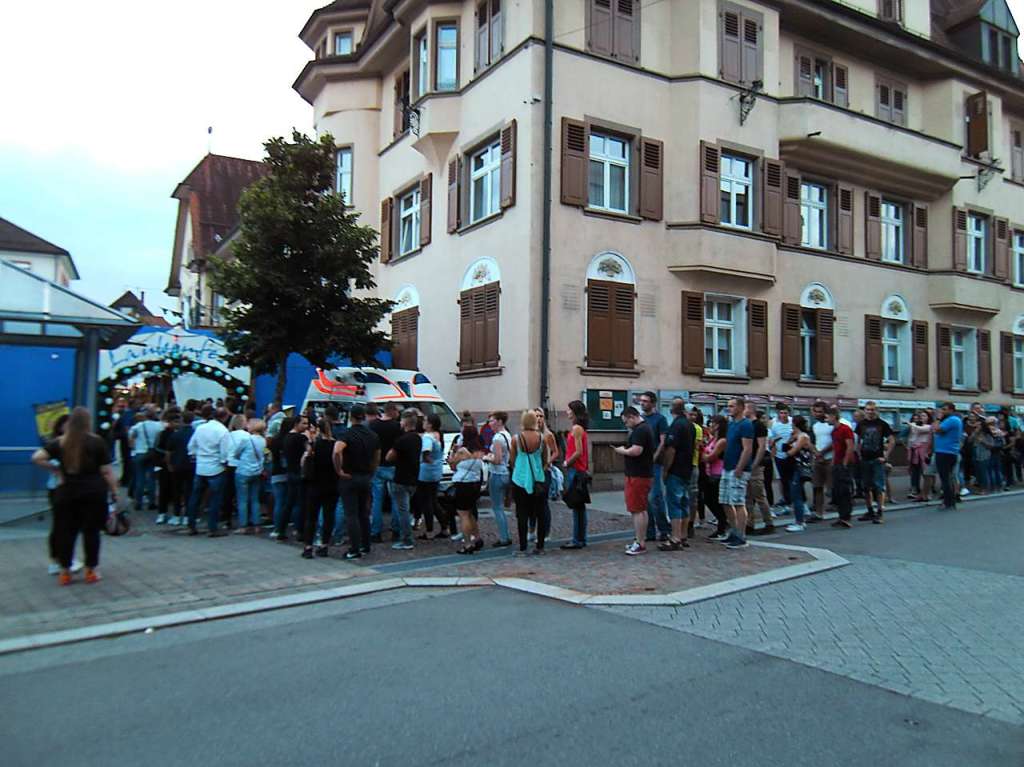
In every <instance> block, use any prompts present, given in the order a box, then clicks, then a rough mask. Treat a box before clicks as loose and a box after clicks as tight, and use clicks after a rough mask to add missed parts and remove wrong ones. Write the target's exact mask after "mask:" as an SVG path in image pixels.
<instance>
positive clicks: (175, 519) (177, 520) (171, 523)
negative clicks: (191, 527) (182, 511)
mask: <svg viewBox="0 0 1024 767" xmlns="http://www.w3.org/2000/svg"><path fill="white" fill-rule="evenodd" d="M167 524H168V525H169V526H171V527H177V526H178V525H180V524H181V517H179V516H172V517H171V518H170V519H168V520H167Z"/></svg>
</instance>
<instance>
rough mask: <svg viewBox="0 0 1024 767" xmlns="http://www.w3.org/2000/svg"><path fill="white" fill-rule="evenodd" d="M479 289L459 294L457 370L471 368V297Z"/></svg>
mask: <svg viewBox="0 0 1024 767" xmlns="http://www.w3.org/2000/svg"><path fill="white" fill-rule="evenodd" d="M477 290H479V288H470V289H469V290H463V291H462V292H461V293H459V369H460V370H469V369H470V368H472V367H473V296H474V293H475V292H476V291H477Z"/></svg>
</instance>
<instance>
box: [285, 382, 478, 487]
mask: <svg viewBox="0 0 1024 767" xmlns="http://www.w3.org/2000/svg"><path fill="white" fill-rule="evenodd" d="M371 402H372V403H374V404H375V405H377V406H378V407H383V406H384V405H385V404H387V403H388V402H394V403H395V404H397V405H398V407H399V408H401V409H402V410H405V409H406V408H416V409H417V410H419V411H420V412H421V413H423V415H431V414H435V413H436V414H437V415H439V416H440V417H441V431H442V432H443V433H444V454H445V456H446V457H447V456H448V454H449V452H450V451H451V447H452V443H453V442H454V441H455V437H456V435H458V433H459V430H460V428H461V422H460V420H459V417H458V416H457V415H456V414H455V411H454V410H452V408H451V406H449V405H448V403H447V402H445V401H444V397H442V396H441V392H439V391H438V390H437V387H436V386H434V384H433V383H431V381H430V379H429V378H427V376H426V375H425V374H424V373H421V372H419V371H418V370H400V369H390V370H382V369H380V368H370V367H363V368H360V367H345V368H334V369H333V370H320V369H317V371H316V378H314V379H313V380H312V381H311V382H310V384H309V389H308V390H307V391H306V399H305V400H303V402H302V409H301V410H300V411H299V412H301V413H308V412H310V411H312V412H313V413H315V414H316V416H317V417H320V416H321V415H323V413H324V410H325V409H326V408H327V406H328V405H334V406H335V407H336V408H337V409H338V414H339V417H340V418H341V422H342V423H348V411H349V409H350V408H351V407H352V406H353V405H367V404H369V403H371ZM381 457H382V458H383V456H381ZM450 477H451V469H450V468H449V467H448V464H447V462H446V463H445V466H444V479H445V481H446V482H447V481H448V480H449V479H450Z"/></svg>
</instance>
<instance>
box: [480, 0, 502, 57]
mask: <svg viewBox="0 0 1024 767" xmlns="http://www.w3.org/2000/svg"><path fill="white" fill-rule="evenodd" d="M501 51H502V28H501V0H483V2H480V3H478V4H477V7H476V68H477V70H480V69H484V68H485V67H488V66H490V65H491V64H493V63H494V62H495V61H497V60H498V57H500V56H501Z"/></svg>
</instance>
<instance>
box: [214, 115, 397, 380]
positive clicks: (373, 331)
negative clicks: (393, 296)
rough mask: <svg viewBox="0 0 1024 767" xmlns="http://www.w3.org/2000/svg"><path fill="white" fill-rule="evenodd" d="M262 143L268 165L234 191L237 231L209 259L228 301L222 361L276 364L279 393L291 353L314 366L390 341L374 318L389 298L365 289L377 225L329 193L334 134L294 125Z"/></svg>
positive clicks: (265, 367) (266, 367)
mask: <svg viewBox="0 0 1024 767" xmlns="http://www.w3.org/2000/svg"><path fill="white" fill-rule="evenodd" d="M264 147H265V149H266V159H265V162H266V164H267V166H268V169H269V172H268V174H267V175H266V176H264V177H263V178H261V179H260V180H258V181H256V182H255V183H253V184H252V185H251V186H250V187H249V188H248V189H246V191H245V192H244V193H243V194H242V197H241V200H240V202H239V205H238V210H239V231H238V235H237V239H236V240H235V242H234V243H233V245H232V248H231V254H230V255H229V256H228V257H227V258H225V259H222V260H218V261H216V262H215V263H212V264H211V266H212V277H213V281H212V286H213V289H214V290H215V291H216V292H217V293H219V294H220V295H222V296H223V297H224V298H225V300H226V302H227V303H228V307H229V308H227V309H226V310H225V312H224V314H225V320H226V323H225V324H226V333H225V339H224V342H225V346H226V348H227V355H226V356H227V358H228V360H229V362H230V363H231V364H232V365H245V366H248V367H250V368H251V369H252V371H253V373H254V374H259V373H272V372H275V371H276V372H277V374H278V378H277V394H276V397H277V398H278V399H280V398H281V397H282V396H283V393H284V386H285V382H286V372H285V361H286V360H287V358H288V354H289V353H290V352H297V353H299V354H301V355H303V356H304V357H306V359H308V360H309V361H310V362H311V363H313V364H314V365H317V366H319V367H329V366H330V364H331V363H330V361H331V359H332V358H335V357H338V356H342V357H349V358H350V359H351V360H352V361H353V363H355V364H365V363H370V362H372V360H373V356H374V354H375V353H376V352H377V351H379V350H380V349H383V348H387V347H388V346H389V345H390V342H389V341H388V338H387V336H386V335H385V333H383V332H382V331H380V330H378V329H377V326H378V325H379V323H380V321H381V319H382V318H383V317H384V316H385V315H386V314H387V313H388V312H389V311H390V309H391V305H392V302H390V301H384V300H381V299H379V298H373V297H371V296H369V295H368V292H369V291H372V290H373V288H375V287H376V284H375V282H374V280H373V276H372V274H371V273H370V264H371V263H372V262H373V261H374V260H375V259H376V258H377V257H378V247H377V232H376V230H375V229H373V228H372V227H369V226H362V225H360V224H359V223H358V222H357V214H356V213H355V212H354V211H353V210H352V209H351V208H346V207H345V205H344V203H343V201H342V199H341V196H340V195H338V194H335V193H334V163H335V146H334V139H333V137H331V136H330V135H329V134H327V135H324V136H322V137H321V138H320V140H319V141H314V140H312V139H310V138H309V137H307V136H306V135H304V134H302V133H300V132H299V131H293V132H292V140H291V142H288V141H285V140H284V139H283V138H273V139H270V140H269V141H267V142H266V143H265V144H264Z"/></svg>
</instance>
